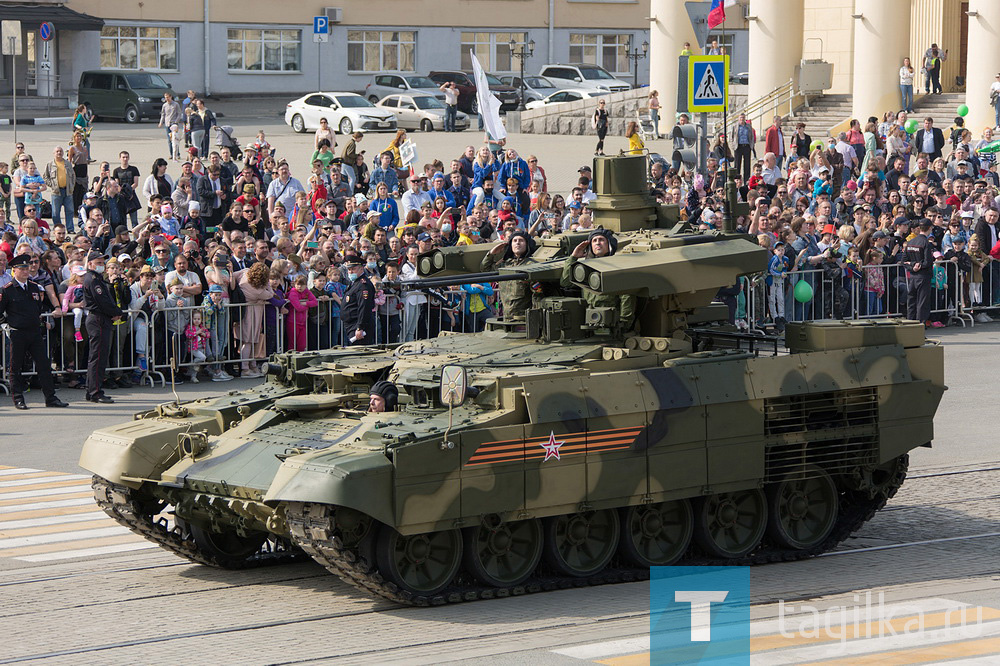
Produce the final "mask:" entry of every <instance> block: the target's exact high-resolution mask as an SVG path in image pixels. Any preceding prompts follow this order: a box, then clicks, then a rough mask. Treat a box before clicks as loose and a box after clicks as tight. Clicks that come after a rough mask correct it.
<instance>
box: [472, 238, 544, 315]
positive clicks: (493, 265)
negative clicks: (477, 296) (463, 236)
mask: <svg viewBox="0 0 1000 666" xmlns="http://www.w3.org/2000/svg"><path fill="white" fill-rule="evenodd" d="M534 253H535V239H534V238H532V237H531V236H529V235H528V232H526V231H524V230H523V229H518V230H516V231H515V232H514V233H513V234H511V236H510V240H506V241H500V242H499V243H497V244H496V246H495V247H494V248H493V249H492V250H490V251H489V253H488V254H487V255H486V256H485V257H483V263H482V264H481V266H480V270H482V271H483V272H484V273H485V272H489V271H495V270H496V269H498V268H514V267H516V266H521V265H523V264H526V263H529V262H530V259H531V255H532V254H534ZM500 301H501V302H502V303H503V316H504V319H512V318H514V317H524V313H525V311H526V310H527V309H528V308H530V307H531V285H530V284H529V283H528V281H527V280H509V281H507V282H501V283H500Z"/></svg>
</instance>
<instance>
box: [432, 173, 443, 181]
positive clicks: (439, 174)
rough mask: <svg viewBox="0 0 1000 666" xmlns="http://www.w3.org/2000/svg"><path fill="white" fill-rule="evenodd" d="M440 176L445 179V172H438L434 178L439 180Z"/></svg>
mask: <svg viewBox="0 0 1000 666" xmlns="http://www.w3.org/2000/svg"><path fill="white" fill-rule="evenodd" d="M438 178H440V179H441V180H444V174H443V173H441V172H440V171H438V172H437V173H435V174H434V178H433V180H437V179H438Z"/></svg>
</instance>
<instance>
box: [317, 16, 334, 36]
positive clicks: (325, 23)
mask: <svg viewBox="0 0 1000 666" xmlns="http://www.w3.org/2000/svg"><path fill="white" fill-rule="evenodd" d="M313 34H314V35H328V34H330V19H328V18H327V17H325V16H313Z"/></svg>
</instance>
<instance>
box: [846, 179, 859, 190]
mask: <svg viewBox="0 0 1000 666" xmlns="http://www.w3.org/2000/svg"><path fill="white" fill-rule="evenodd" d="M847 189H849V190H851V191H852V192H856V191H857V190H858V183H857V181H854V180H849V181H847Z"/></svg>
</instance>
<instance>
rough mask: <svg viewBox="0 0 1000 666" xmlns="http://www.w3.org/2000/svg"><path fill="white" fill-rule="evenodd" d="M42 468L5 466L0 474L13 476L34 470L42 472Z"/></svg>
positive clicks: (0, 470)
mask: <svg viewBox="0 0 1000 666" xmlns="http://www.w3.org/2000/svg"><path fill="white" fill-rule="evenodd" d="M41 471H43V470H40V469H32V468H30V467H4V468H3V469H0V476H12V475H14V474H30V473H32V472H41Z"/></svg>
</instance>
